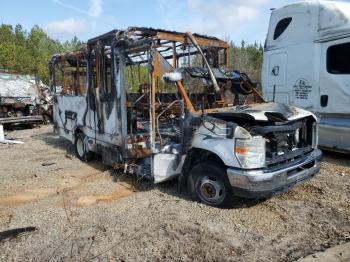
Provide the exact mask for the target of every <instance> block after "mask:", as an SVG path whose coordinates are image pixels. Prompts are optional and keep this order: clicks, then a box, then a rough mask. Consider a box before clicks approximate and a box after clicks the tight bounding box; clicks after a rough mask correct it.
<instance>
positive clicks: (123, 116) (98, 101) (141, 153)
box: [49, 27, 229, 159]
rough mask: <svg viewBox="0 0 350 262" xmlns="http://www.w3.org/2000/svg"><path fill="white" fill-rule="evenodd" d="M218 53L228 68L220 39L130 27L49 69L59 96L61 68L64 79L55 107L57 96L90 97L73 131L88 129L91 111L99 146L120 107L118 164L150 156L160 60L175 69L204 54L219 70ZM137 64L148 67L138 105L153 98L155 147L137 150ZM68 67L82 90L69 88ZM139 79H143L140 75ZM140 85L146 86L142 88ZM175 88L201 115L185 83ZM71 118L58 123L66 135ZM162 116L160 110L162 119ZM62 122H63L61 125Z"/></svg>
mask: <svg viewBox="0 0 350 262" xmlns="http://www.w3.org/2000/svg"><path fill="white" fill-rule="evenodd" d="M219 52H223V53H224V59H221V60H224V61H223V63H221V64H220V65H222V66H228V61H229V45H228V44H227V43H226V42H225V41H222V40H220V39H217V38H215V37H209V36H204V35H198V34H194V35H192V34H190V33H179V32H172V31H166V30H161V29H152V28H141V27H130V28H128V29H127V30H113V31H110V32H108V33H106V34H103V35H101V36H98V37H96V38H93V39H90V40H89V41H88V42H87V46H86V49H85V50H81V51H77V52H72V53H68V54H64V55H56V56H54V57H53V58H52V60H51V62H50V66H49V67H50V76H51V77H50V79H51V86H52V88H53V91H54V92H56V91H57V90H56V88H57V83H56V82H57V79H56V74H55V67H59V69H60V70H61V74H62V75H61V80H62V81H61V82H62V94H60V95H58V94H57V95H56V99H55V100H54V101H55V103H57V102H58V101H57V96H66V97H69V96H76V95H82V96H84V95H85V96H86V106H87V108H86V110H85V112H84V116H83V119H82V120H83V121H82V123H81V124H80V125H79V124H77V126H76V127H75V130H71V132H72V133H73V134H74V133H76V132H79V128H84V126H89V124H88V122H89V121H87V118H88V115H89V112H90V113H92V115H93V119H92V118H91V116H90V127H91V128H92V129H94V134H93V136H92V137H94V140H95V141H94V144H98V140H104V139H103V138H102V135H103V134H105V133H108V130H106V128H107V129H108V127H107V126H108V123H106V122H108V120H110V117H111V114H112V111H113V108H115V110H116V111H115V115H113V116H112V119H111V121H112V122H113V121H116V122H117V123H120V124H115V126H114V127H113V130H114V133H113V134H110V133H111V132H109V134H110V135H112V136H116V137H117V139H114V140H113V139H112V140H113V141H114V143H112V144H115V145H117V148H119V149H118V150H119V151H120V152H121V156H122V157H119V159H127V158H142V157H145V156H149V155H151V154H152V151H154V150H155V148H154V147H155V142H156V140H157V138H156V137H157V134H156V133H157V129H158V126H157V122H158V121H159V114H158V113H159V112H157V108H158V107H159V103H158V101H157V93H159V91H160V88H159V85H160V84H159V82H160V79H161V68H160V67H161V65H160V63H159V59H160V57H162V59H163V60H166V61H168V62H169V61H170V62H169V64H170V66H171V67H170V69H171V70H173V69H175V68H178V67H179V64H180V62H181V59H182V60H184V61H190V60H191V57H194V56H196V55H197V56H201V55H202V57H201V63H202V64H206V65H207V66H208V68H210V66H213V67H218V66H219V60H220V58H219ZM185 59H187V60H185ZM106 65H108V66H109V67H110V76H107V77H110V78H111V87H110V90H109V92H107V88H106V81H105V80H106V72H107V67H106ZM132 65H138V66H139V65H143V66H147V68H148V74H149V77H148V83H147V85H145V83H143V84H144V85H143V87H144V89H146V90H145V92H144V93H143V94H142V95H141V96H140V97H139V98H138V100H140V99H142V97H148V100H149V106H148V107H149V108H148V111H149V121H150V142H151V147H150V148H137V146H135V145H134V144H133V141H134V138H133V137H132V135H133V134H132V130H130V131H128V126H129V124H128V121H130V120H131V119H132V117H129V119H128V112H129V111H130V110H131V111H132V108H133V107H135V106H136V104H137V102H138V101H137V102H136V103H135V102H134V103H133V102H131V101H128V99H127V90H126V82H125V70H126V67H128V66H132ZM68 67H74V68H75V72H76V73H77V75H78V77H77V82H78V87H79V88H78V90H77V88H76V86H75V87H74V88H71V87H69V86H68V84H67V77H68V76H67V68H68ZM84 67H86V70H85V72H86V94H84V91H85V90H84V89H83V88H82V87H81V79H80V72H84V69H83V68H84ZM138 79H140V73H139V75H138ZM107 81H108V80H107ZM139 84H140V85H141V83H139ZM176 87H177V89H178V93H179V95H180V97H181V101H183V103H184V107H185V110H186V111H189V112H191V113H194V114H195V113H196V110H195V109H194V106H193V104H192V102H191V100H190V98H189V96H188V94H187V92H186V89H185V87H184V86H183V84H182V82H181V81H177V82H176ZM72 89H73V92H72ZM179 103H180V102H179ZM169 104H171V106H173V105H174V104H176V103H168V104H166V105H162V108H163V109H164V108H167V107H168V106H169ZM180 104H181V103H180ZM145 108H147V106H145ZM63 110H64V109H59V110H58V111H61V113H62V111H63ZM167 110H168V109H167ZM183 110H184V109H182V111H183ZM70 113H71V112H67V110H66V111H65V117H62V116H61V115H62V114H61V115H60V117H58V119H61V122H62V123H63V126H64V130H65V132H66V133H67V134H68V133H69V132H70V131H69V130H68V128H67V127H66V126H67V122H69V120H67V118H68V119H70ZM132 113H133V112H131V114H132ZM163 113H164V112H163V111H161V114H163ZM197 113H199V112H197ZM157 114H158V115H157ZM63 118H64V120H62V119H63ZM113 118H114V120H113ZM157 119H158V121H157ZM56 124H58V123H56ZM93 125H95V126H93ZM79 126H82V127H79ZM130 132H131V133H130ZM90 133H91V132H90ZM130 136H131V137H130ZM99 137H100V138H99ZM130 141H131V144H132V145H131V146H130ZM110 142H112V141H110ZM128 144H129V145H128ZM130 147H131V148H130ZM95 150H96V149H95ZM97 151H98V150H97ZM100 151H101V150H100ZM102 151H103V150H102Z"/></svg>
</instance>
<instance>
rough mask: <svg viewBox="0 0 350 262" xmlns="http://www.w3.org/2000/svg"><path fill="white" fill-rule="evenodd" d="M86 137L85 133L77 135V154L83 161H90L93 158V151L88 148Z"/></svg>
mask: <svg viewBox="0 0 350 262" xmlns="http://www.w3.org/2000/svg"><path fill="white" fill-rule="evenodd" d="M85 137H86V136H85V135H84V134H83V133H77V134H76V135H75V143H74V145H75V154H76V156H77V157H78V158H79V159H80V160H81V161H85V162H89V161H90V160H92V158H93V153H92V152H90V151H89V150H88V149H87V148H86V146H85V142H84V140H85Z"/></svg>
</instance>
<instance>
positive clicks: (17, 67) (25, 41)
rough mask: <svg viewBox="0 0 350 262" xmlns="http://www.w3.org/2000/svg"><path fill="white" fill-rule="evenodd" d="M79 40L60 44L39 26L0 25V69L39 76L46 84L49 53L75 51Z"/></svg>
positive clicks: (79, 43)
mask: <svg viewBox="0 0 350 262" xmlns="http://www.w3.org/2000/svg"><path fill="white" fill-rule="evenodd" d="M80 45H81V42H80V40H79V39H78V38H77V37H74V38H73V39H72V40H71V41H66V42H65V43H63V44H62V43H60V42H59V41H58V40H54V39H52V38H50V37H49V36H48V35H47V34H46V33H45V32H44V31H43V30H42V29H41V28H40V27H39V26H34V27H33V28H32V29H31V30H30V32H27V31H25V30H23V28H22V26H21V25H20V24H18V25H16V26H15V27H14V28H13V27H12V26H11V25H6V24H1V26H0V69H6V70H10V71H16V72H18V73H22V74H33V75H37V76H39V77H40V78H41V79H42V81H43V82H44V83H48V62H49V60H50V58H51V56H52V55H53V54H56V53H62V52H68V51H73V50H76V49H78V48H79V47H80Z"/></svg>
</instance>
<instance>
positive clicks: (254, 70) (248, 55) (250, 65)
mask: <svg viewBox="0 0 350 262" xmlns="http://www.w3.org/2000/svg"><path fill="white" fill-rule="evenodd" d="M263 51H264V49H263V47H262V45H261V44H260V45H258V44H257V43H254V44H247V43H246V42H245V41H244V40H243V41H242V42H241V45H240V46H236V45H235V44H234V43H233V42H230V67H231V68H232V69H234V70H238V71H240V72H244V73H246V74H248V76H249V77H250V78H251V79H252V80H253V81H256V82H261V76H260V75H261V66H262V62H263Z"/></svg>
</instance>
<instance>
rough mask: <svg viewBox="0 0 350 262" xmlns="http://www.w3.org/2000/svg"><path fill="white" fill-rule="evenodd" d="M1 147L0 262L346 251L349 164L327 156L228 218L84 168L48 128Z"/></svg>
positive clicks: (172, 194)
mask: <svg viewBox="0 0 350 262" xmlns="http://www.w3.org/2000/svg"><path fill="white" fill-rule="evenodd" d="M8 137H9V138H16V139H19V140H22V141H24V142H25V143H24V144H22V145H2V144H0V163H1V165H0V179H1V180H0V231H5V230H8V229H13V228H19V227H26V226H34V227H37V230H36V231H35V232H28V233H25V234H22V235H19V236H18V237H14V238H9V239H5V240H2V241H0V260H1V261H26V260H34V261H62V260H63V261H67V260H68V261H93V260H95V261H108V260H112V261H113V260H115V261H146V260H149V261H154V260H156V261H158V260H162V261H163V260H168V261H174V260H181V261H182V260H185V261H189V260H191V261H192V260H197V261H199V260H215V261H225V260H227V261H294V260H297V259H299V258H302V257H305V256H307V255H309V254H312V253H314V252H317V251H322V250H324V249H326V248H328V247H333V246H336V245H338V244H341V243H346V242H349V241H350V158H349V156H344V155H341V154H335V153H325V156H324V158H323V161H322V168H321V172H320V173H319V174H318V175H317V176H316V177H315V178H314V179H312V180H311V181H309V182H307V183H306V184H304V185H302V186H299V187H296V188H294V189H293V190H291V191H290V192H288V193H285V194H283V195H280V196H276V197H273V198H271V199H269V200H266V201H259V202H256V201H247V200H239V201H237V202H236V203H235V204H234V206H233V207H232V208H230V209H217V208H212V207H208V206H205V205H202V204H199V203H195V202H192V201H191V200H189V199H188V197H187V196H186V195H184V194H180V193H179V192H178V190H177V183H176V181H172V182H167V183H165V184H160V185H153V184H151V183H150V182H147V181H138V180H137V179H136V178H135V177H133V176H132V175H126V174H120V173H118V172H117V171H113V170H111V169H110V168H108V167H106V166H104V165H102V164H101V163H100V162H99V161H94V162H91V163H83V162H81V161H79V160H78V159H77V158H75V157H74V154H73V148H72V145H71V144H70V143H69V142H66V141H65V140H63V139H60V138H58V137H57V136H56V135H54V134H53V133H52V127H51V126H42V127H41V128H34V129H26V130H16V131H11V132H8Z"/></svg>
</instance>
